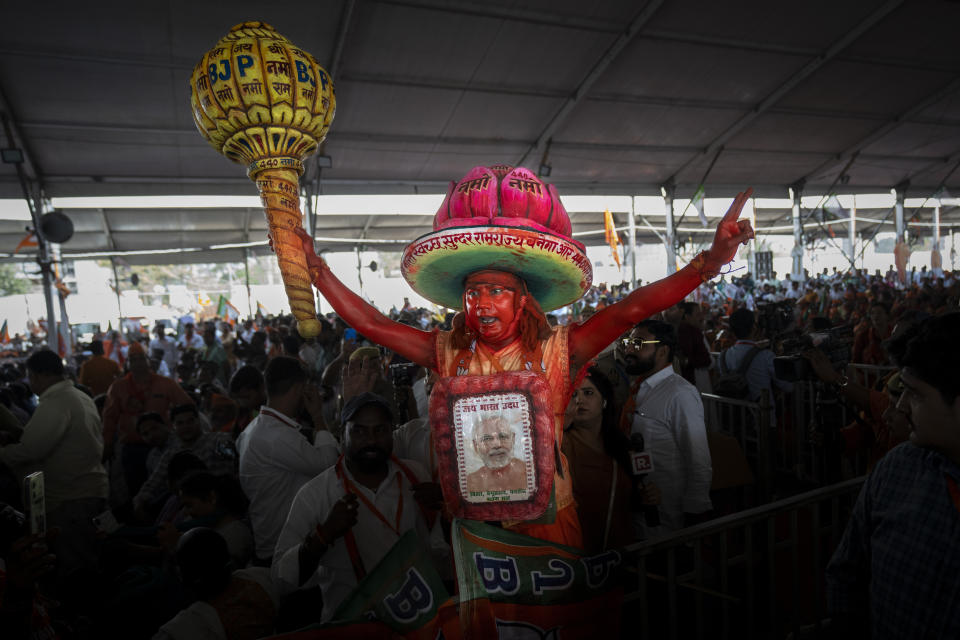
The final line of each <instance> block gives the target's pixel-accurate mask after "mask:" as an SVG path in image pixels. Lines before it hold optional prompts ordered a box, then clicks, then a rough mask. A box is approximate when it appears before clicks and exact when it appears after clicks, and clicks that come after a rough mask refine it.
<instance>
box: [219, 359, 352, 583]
mask: <svg viewBox="0 0 960 640" xmlns="http://www.w3.org/2000/svg"><path fill="white" fill-rule="evenodd" d="M264 378H265V382H266V389H267V404H266V406H263V407H261V408H260V415H258V416H257V417H256V418H254V419H253V421H252V422H251V423H250V424H249V425H248V426H247V428H246V429H244V430H243V433H241V434H240V437H239V438H238V439H237V451H238V452H239V454H240V485H241V486H242V487H243V491H244V493H246V494H247V497H248V498H249V499H250V524H251V527H252V528H253V538H254V542H255V543H256V556H257V559H256V562H257V563H258V564H260V565H262V566H270V561H271V558H272V556H273V550H274V547H275V546H276V544H277V537H278V536H279V535H280V529H281V528H282V527H283V523H284V521H285V520H286V519H287V512H288V511H289V510H290V504H291V503H292V502H293V498H294V496H295V495H296V494H297V491H299V490H300V487H302V486H303V485H304V484H306V483H307V482H308V481H309V480H311V479H312V478H314V477H315V476H316V475H317V474H319V473H320V472H322V471H323V470H324V469H327V468H329V467H331V466H333V464H334V463H335V462H336V461H337V457H338V456H339V455H340V451H339V447H338V445H337V441H336V439H335V438H334V437H333V435H331V433H330V432H329V431H327V430H326V428H325V426H324V423H323V419H322V417H321V410H322V401H321V400H320V398H319V395H318V394H317V392H316V389H314V388H313V387H312V386H308V380H307V374H306V372H305V371H304V369H303V365H302V364H301V363H300V361H299V360H296V359H295V358H290V357H286V356H280V357H277V358H274V359H273V360H271V361H270V364H268V365H267V370H266V371H265V372H264ZM304 407H306V408H307V411H309V412H310V415H311V416H312V417H313V418H314V424H315V425H316V426H318V428H317V431H316V435H315V439H314V442H313V444H311V443H310V442H309V441H308V440H307V439H306V438H304V437H303V435H302V434H301V433H300V425H299V424H298V423H297V419H296V418H297V416H299V415H300V413H301V411H302V410H303V409H304Z"/></svg>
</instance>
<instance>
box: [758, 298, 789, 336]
mask: <svg viewBox="0 0 960 640" xmlns="http://www.w3.org/2000/svg"><path fill="white" fill-rule="evenodd" d="M794 304H795V301H794V300H783V301H782V302H766V303H763V304H758V305H757V310H756V323H757V328H759V329H760V331H761V332H762V333H763V335H765V336H775V335H778V334H781V333H783V332H784V331H786V330H787V329H788V328H789V327H790V326H792V325H793V306H794Z"/></svg>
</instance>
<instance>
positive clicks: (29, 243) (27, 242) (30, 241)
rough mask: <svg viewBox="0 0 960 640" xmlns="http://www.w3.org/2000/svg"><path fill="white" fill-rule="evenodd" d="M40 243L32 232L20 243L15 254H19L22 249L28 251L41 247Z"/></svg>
mask: <svg viewBox="0 0 960 640" xmlns="http://www.w3.org/2000/svg"><path fill="white" fill-rule="evenodd" d="M39 246H40V243H38V242H37V236H36V234H35V233H34V232H33V231H31V232H30V233H28V234H27V235H25V236H23V240H21V241H20V244H18V245H17V248H16V249H14V250H13V252H14V253H18V252H19V251H20V249H26V248H28V247H39Z"/></svg>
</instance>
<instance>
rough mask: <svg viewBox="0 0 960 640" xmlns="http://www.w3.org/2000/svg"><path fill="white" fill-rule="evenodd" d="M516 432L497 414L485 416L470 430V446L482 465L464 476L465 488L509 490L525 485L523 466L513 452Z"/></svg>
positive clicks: (476, 490)
mask: <svg viewBox="0 0 960 640" xmlns="http://www.w3.org/2000/svg"><path fill="white" fill-rule="evenodd" d="M516 441H517V433H516V431H514V430H513V427H511V426H510V423H509V422H507V420H506V419H505V418H503V417H501V416H496V417H494V418H487V419H485V420H482V421H481V422H480V424H478V425H477V427H476V431H475V432H474V434H473V450H474V451H475V452H476V453H477V456H479V458H480V460H481V461H483V466H482V467H480V468H479V469H477V470H476V471H474V472H473V473H471V474H469V475H468V476H467V491H468V492H470V493H473V492H483V491H510V490H512V489H523V488H524V487H526V486H527V467H526V465H525V464H524V463H523V460H520V459H519V458H517V457H515V456H514V455H513V449H514V444H515V443H516Z"/></svg>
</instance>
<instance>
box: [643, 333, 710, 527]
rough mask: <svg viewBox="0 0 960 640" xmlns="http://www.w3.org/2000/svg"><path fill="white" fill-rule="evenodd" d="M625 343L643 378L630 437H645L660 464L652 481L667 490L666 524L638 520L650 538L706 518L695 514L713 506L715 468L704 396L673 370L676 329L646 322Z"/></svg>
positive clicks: (655, 462) (662, 519)
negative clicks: (711, 454)
mask: <svg viewBox="0 0 960 640" xmlns="http://www.w3.org/2000/svg"><path fill="white" fill-rule="evenodd" d="M625 343H626V344H625V345H624V346H625V347H626V355H625V358H624V360H625V362H626V365H627V373H629V374H631V375H639V376H641V379H642V380H643V382H642V383H641V384H640V385H639V386H638V385H636V384H635V385H634V387H635V388H636V389H637V391H636V395H635V396H634V402H635V409H634V412H633V415H632V416H631V429H630V434H631V436H633V435H634V434H640V435H642V436H643V440H644V443H645V445H646V447H645V451H646V452H647V453H649V454H650V455H651V457H652V458H653V466H654V471H653V473H651V474H649V476H648V478H647V482H652V483H653V484H655V485H656V486H657V487H658V488H659V489H660V492H661V503H660V526H659V527H649V526H647V525H646V524H645V523H643V522H638V524H639V526H640V528H641V529H642V530H643V531H642V534H643V536H644V537H645V538H647V539H649V538H653V537H658V536H661V535H665V534H667V533H669V532H671V531H676V530H677V529H682V528H683V527H684V526H687V525H688V524H693V523H694V522H695V521H697V520H698V519H702V518H703V516H702V515H701V516H700V517H699V518H697V517H695V516H697V515H698V514H704V513H705V512H708V511H710V510H711V509H712V508H713V505H712V503H711V501H710V483H711V481H712V479H713V468H712V465H711V460H710V448H709V447H708V445H707V429H706V425H705V423H704V419H703V402H702V401H701V400H700V393H699V392H698V391H697V388H696V387H694V386H693V385H692V384H690V383H689V382H687V381H686V380H685V379H684V378H683V376H680V375H678V374H677V373H674V371H673V366H672V365H673V352H674V349H675V348H676V345H677V338H676V332H675V330H674V328H673V326H671V325H669V324H667V323H665V322H660V321H659V320H644V321H643V322H641V323H640V324H638V325H637V326H636V327H635V328H634V329H633V331H631V333H630V338H629V339H628V340H627V341H625Z"/></svg>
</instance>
